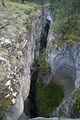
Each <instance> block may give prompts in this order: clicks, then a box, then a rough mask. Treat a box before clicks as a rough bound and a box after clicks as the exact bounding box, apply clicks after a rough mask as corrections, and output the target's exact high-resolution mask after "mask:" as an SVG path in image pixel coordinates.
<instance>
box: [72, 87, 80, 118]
mask: <svg viewBox="0 0 80 120" xmlns="http://www.w3.org/2000/svg"><path fill="white" fill-rule="evenodd" d="M73 117H75V118H80V89H79V90H77V91H76V96H75V103H74V105H73Z"/></svg>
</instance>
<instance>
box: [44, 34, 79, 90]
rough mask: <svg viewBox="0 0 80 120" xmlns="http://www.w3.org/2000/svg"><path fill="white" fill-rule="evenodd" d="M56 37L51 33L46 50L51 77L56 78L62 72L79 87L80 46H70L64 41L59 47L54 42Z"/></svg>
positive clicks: (62, 74)
mask: <svg viewBox="0 0 80 120" xmlns="http://www.w3.org/2000/svg"><path fill="white" fill-rule="evenodd" d="M54 39H55V34H54V33H51V34H49V37H48V44H47V50H46V52H47V58H46V60H47V62H48V63H49V64H50V66H51V74H52V78H51V79H55V76H56V74H60V75H61V76H64V77H66V78H69V79H70V80H72V82H74V84H75V87H76V88H77V87H79V86H80V77H79V72H80V70H79V66H80V65H79V62H80V61H79V51H80V50H79V49H80V48H79V47H78V46H77V45H73V46H70V45H68V44H67V43H64V44H63V47H58V46H57V44H55V45H54V44H53V41H54Z"/></svg>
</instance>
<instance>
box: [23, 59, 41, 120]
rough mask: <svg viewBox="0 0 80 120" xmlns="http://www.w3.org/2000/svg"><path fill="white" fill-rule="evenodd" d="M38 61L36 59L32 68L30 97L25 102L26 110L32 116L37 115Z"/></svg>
mask: <svg viewBox="0 0 80 120" xmlns="http://www.w3.org/2000/svg"><path fill="white" fill-rule="evenodd" d="M38 71H39V69H38V61H36V60H35V62H34V64H33V66H32V68H31V85H30V93H29V97H28V99H27V100H26V101H25V103H24V112H25V114H26V115H27V116H29V117H30V118H34V117H37V106H36V101H35V97H36V82H37V79H38Z"/></svg>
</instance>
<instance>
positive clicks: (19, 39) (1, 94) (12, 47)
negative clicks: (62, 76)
mask: <svg viewBox="0 0 80 120" xmlns="http://www.w3.org/2000/svg"><path fill="white" fill-rule="evenodd" d="M7 6H8V9H7V8H4V7H3V6H2V5H0V115H1V116H2V118H3V120H17V119H18V118H19V116H20V115H21V114H22V113H23V109H24V100H26V98H27V97H28V94H29V90H30V67H31V64H32V63H33V60H34V57H37V56H38V50H36V49H38V46H37V44H38V42H39V40H40V39H39V38H40V34H41V28H42V12H41V11H40V10H36V11H35V10H33V12H32V10H29V9H28V10H27V9H26V8H22V9H21V6H20V8H19V6H17V5H16V6H14V4H12V3H11V4H10V3H9V4H7ZM36 32H37V34H36ZM34 54H35V55H34Z"/></svg>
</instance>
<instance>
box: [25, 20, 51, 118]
mask: <svg viewBox="0 0 80 120" xmlns="http://www.w3.org/2000/svg"><path fill="white" fill-rule="evenodd" d="M49 27H50V21H49V20H46V24H45V25H44V27H43V28H42V32H41V38H40V50H41V49H44V48H46V45H47V36H48V32H49ZM38 73H39V64H38V60H34V64H33V65H32V67H31V85H30V93H29V97H28V98H27V100H26V101H25V102H24V113H25V114H26V115H27V116H28V117H29V118H34V117H37V106H36V100H35V98H36V83H37V79H38Z"/></svg>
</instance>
